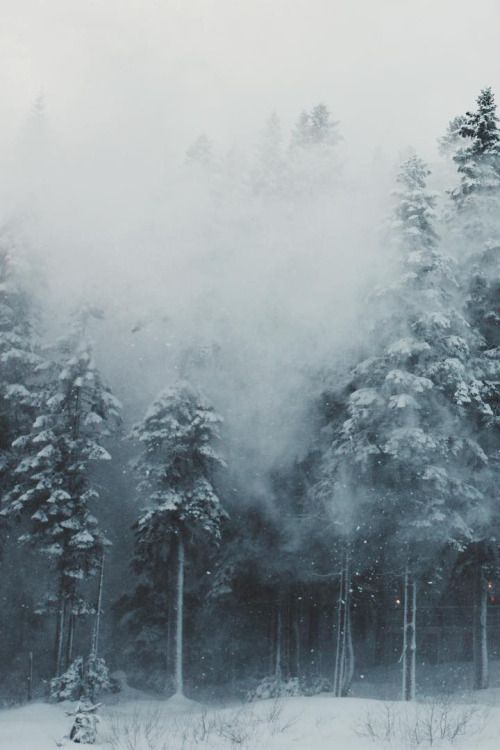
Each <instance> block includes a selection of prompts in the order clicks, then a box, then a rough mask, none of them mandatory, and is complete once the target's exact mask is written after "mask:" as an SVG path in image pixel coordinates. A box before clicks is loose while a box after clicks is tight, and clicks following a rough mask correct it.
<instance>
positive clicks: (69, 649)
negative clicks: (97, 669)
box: [64, 597, 75, 669]
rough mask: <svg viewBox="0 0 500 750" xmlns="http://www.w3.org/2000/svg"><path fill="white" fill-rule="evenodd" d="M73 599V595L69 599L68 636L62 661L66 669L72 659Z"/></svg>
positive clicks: (73, 637) (73, 635)
mask: <svg viewBox="0 0 500 750" xmlns="http://www.w3.org/2000/svg"><path fill="white" fill-rule="evenodd" d="M73 607H74V600H73V597H71V599H70V600H69V603H68V608H69V613H68V638H67V641H66V658H65V661H64V664H65V668H66V669H68V667H69V665H70V664H71V662H72V660H73V642H74V639H75V613H74V611H73Z"/></svg>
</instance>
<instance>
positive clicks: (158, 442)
mask: <svg viewBox="0 0 500 750" xmlns="http://www.w3.org/2000/svg"><path fill="white" fill-rule="evenodd" d="M221 421H222V420H221V418H220V417H219V416H218V415H217V414H216V413H215V412H214V410H213V408H212V407H211V406H209V405H208V404H207V403H206V402H205V401H204V399H203V398H202V397H201V396H200V395H199V394H198V393H197V392H196V391H195V390H194V389H193V388H192V387H191V386H190V385H188V384H187V383H181V384H180V385H178V386H177V387H175V388H168V389H167V390H165V391H164V392H163V393H161V394H160V395H159V396H158V398H157V399H156V401H155V402H154V403H153V405H152V406H151V408H150V410H149V411H148V412H147V414H146V416H145V417H144V419H143V420H142V422H140V423H139V424H137V425H136V426H135V427H134V430H133V433H132V434H133V436H134V437H135V438H136V439H137V440H138V441H139V442H140V443H142V446H143V453H142V456H141V458H140V459H139V460H138V462H137V470H138V473H139V475H140V476H141V477H142V481H141V483H140V485H139V490H140V492H141V495H144V496H145V498H147V507H146V509H145V510H144V512H143V513H142V515H141V516H140V517H139V518H138V520H137V522H136V523H135V527H134V528H135V535H136V548H135V549H136V552H135V560H134V566H135V568H136V570H137V571H138V572H140V573H143V574H144V575H145V576H146V577H150V578H153V580H154V578H155V577H156V578H157V577H158V574H159V571H161V570H163V571H165V564H166V565H167V566H170V564H171V559H172V555H173V554H175V557H176V574H177V581H176V622H175V632H176V655H175V692H176V694H178V695H182V694H183V690H184V679H183V645H184V638H183V627H184V587H185V563H186V553H188V554H189V553H190V551H192V550H194V549H195V548H197V547H200V546H201V547H206V546H207V545H209V544H218V543H219V541H220V539H221V530H222V522H223V520H224V518H225V515H226V514H225V511H224V510H223V508H222V506H221V503H220V500H219V497H218V495H217V493H216V490H215V488H214V485H213V470H214V468H215V467H217V466H223V465H224V462H223V460H222V459H221V457H220V456H219V454H218V453H217V451H216V449H215V447H214V445H215V443H216V442H217V441H218V440H219V432H218V427H219V424H220V423H221Z"/></svg>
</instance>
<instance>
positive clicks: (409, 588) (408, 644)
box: [402, 566, 417, 701]
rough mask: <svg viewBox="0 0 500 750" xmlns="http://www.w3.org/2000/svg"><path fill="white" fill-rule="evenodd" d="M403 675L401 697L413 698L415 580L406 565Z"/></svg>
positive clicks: (409, 699)
mask: <svg viewBox="0 0 500 750" xmlns="http://www.w3.org/2000/svg"><path fill="white" fill-rule="evenodd" d="M402 662H403V675H402V698H403V700H404V701H413V700H415V695H416V685H417V679H416V665H417V582H416V580H415V577H414V576H413V575H411V573H410V572H409V570H408V566H407V567H406V570H405V575H404V588H403V653H402Z"/></svg>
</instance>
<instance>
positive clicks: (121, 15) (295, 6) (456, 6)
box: [0, 0, 500, 150]
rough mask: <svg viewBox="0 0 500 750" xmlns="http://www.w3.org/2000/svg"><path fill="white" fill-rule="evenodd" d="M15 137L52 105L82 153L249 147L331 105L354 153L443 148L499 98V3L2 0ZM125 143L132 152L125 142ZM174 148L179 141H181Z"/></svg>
mask: <svg viewBox="0 0 500 750" xmlns="http://www.w3.org/2000/svg"><path fill="white" fill-rule="evenodd" d="M0 8H1V16H0V56H1V57H0V91H1V92H2V96H1V99H0V102H1V103H0V107H1V111H2V118H1V119H2V123H3V129H4V137H5V138H8V137H11V136H12V134H13V133H14V132H15V130H16V128H17V127H18V125H19V122H20V121H21V120H22V118H23V117H24V116H25V115H26V112H27V111H29V108H30V106H31V104H32V102H33V100H34V99H35V98H36V97H37V95H38V94H39V93H40V92H43V93H44V96H45V100H46V105H47V112H48V115H49V116H50V122H51V126H52V127H53V128H54V129H55V130H56V131H57V132H58V133H60V135H61V137H64V138H67V139H69V140H70V141H71V142H75V143H79V142H81V141H82V140H83V141H85V140H87V139H93V138H96V137H98V138H106V137H111V138H112V137H116V134H117V131H118V132H120V131H123V129H126V130H127V131H128V134H129V138H131V139H132V140H133V139H134V138H136V139H137V140H140V139H141V137H142V138H144V139H145V140H148V138H150V137H153V138H155V137H156V136H157V135H158V133H160V132H162V133H164V134H165V138H166V139H167V140H168V141H170V143H169V145H170V146H172V145H173V146H174V148H177V147H183V146H185V145H187V144H189V142H190V141H191V140H192V139H193V138H194V137H195V136H196V135H197V134H198V133H199V132H200V131H203V130H206V131H208V132H209V133H211V134H213V135H214V136H215V137H218V136H221V137H224V138H228V139H232V138H233V137H240V136H241V135H244V134H245V133H246V132H249V131H250V130H252V131H253V130H254V129H255V127H256V126H258V125H259V124H260V122H261V121H262V120H263V118H265V117H266V116H267V115H268V113H269V112H270V111H272V110H276V111H278V112H279V113H280V114H281V115H282V116H283V119H284V120H285V121H286V122H287V121H288V120H289V119H292V118H294V117H295V115H296V113H297V111H299V110H300V109H302V108H303V107H306V106H310V105H312V104H314V103H315V102H317V101H318V100H322V101H324V102H326V103H327V104H328V105H329V106H330V107H331V109H332V110H333V112H334V114H335V116H336V117H337V118H338V119H339V120H341V121H342V123H343V130H344V133H345V135H346V137H347V139H348V141H349V143H350V144H351V145H352V146H353V147H354V145H355V144H357V143H358V142H361V148H365V147H366V144H367V143H369V144H370V148H376V147H377V146H379V147H380V146H381V147H383V148H384V149H385V148H391V149H392V148H393V145H394V144H396V146H397V147H404V146H406V145H407V144H410V143H411V144H413V145H415V146H417V147H418V148H420V149H421V150H430V149H432V147H433V143H434V139H435V136H436V135H437V134H439V133H440V132H441V130H442V129H443V128H444V127H445V125H446V122H447V121H448V119H449V118H450V117H451V116H453V115H454V114H455V113H459V112H462V111H463V110H464V108H467V107H468V106H471V105H472V103H473V101H474V98H475V96H476V94H477V92H478V89H479V88H480V87H482V86H484V85H488V84H491V85H493V86H494V87H497V88H500V62H499V56H498V39H499V36H498V35H499V27H500V4H499V3H498V2H497V1H496V0H475V1H474V2H469V1H468V0H135V1H132V0H0ZM119 140H120V139H119ZM172 142H173V143H172Z"/></svg>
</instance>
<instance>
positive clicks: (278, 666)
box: [274, 604, 282, 682]
mask: <svg viewBox="0 0 500 750" xmlns="http://www.w3.org/2000/svg"><path fill="white" fill-rule="evenodd" d="M281 619H282V618H281V604H279V605H278V611H277V615H276V654H275V663H274V679H275V680H276V682H281V679H282V668H281V651H282V648H281V642H282V622H281Z"/></svg>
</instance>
